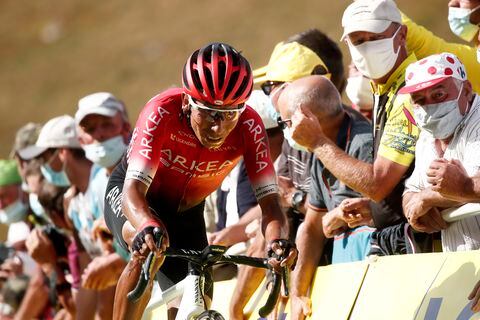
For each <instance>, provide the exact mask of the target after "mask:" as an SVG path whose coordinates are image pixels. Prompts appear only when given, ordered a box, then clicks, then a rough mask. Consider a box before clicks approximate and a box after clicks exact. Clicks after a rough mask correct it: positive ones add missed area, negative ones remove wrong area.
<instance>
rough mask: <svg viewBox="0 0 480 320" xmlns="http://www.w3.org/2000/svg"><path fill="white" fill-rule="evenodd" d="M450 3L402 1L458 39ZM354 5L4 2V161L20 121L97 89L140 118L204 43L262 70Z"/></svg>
mask: <svg viewBox="0 0 480 320" xmlns="http://www.w3.org/2000/svg"><path fill="white" fill-rule="evenodd" d="M447 2H448V1H439V0H423V1H413V0H398V1H397V3H398V5H399V7H400V8H401V9H402V10H403V11H405V12H406V13H407V14H408V15H410V16H411V17H412V18H413V19H414V20H415V21H417V22H419V23H421V24H423V25H425V26H428V27H429V28H430V29H431V30H432V31H434V32H435V33H437V34H439V35H441V36H443V37H444V38H446V39H449V40H456V38H455V37H454V36H453V35H452V34H451V32H450V31H449V29H448V22H447V18H446V17H447ZM348 3H350V1H347V0H296V1H278V0H276V1H275V0H262V1H258V0H257V1H254V0H228V1H227V0H224V1H221V0H203V1H181V0H177V1H173V0H170V1H166V0H155V1H154V0H145V1H127V0H117V1H93V0H69V1H54V0H43V1H28V0H3V1H0V119H1V125H0V158H4V157H6V156H7V155H8V153H9V151H10V148H11V145H12V141H13V137H14V135H15V131H16V130H17V129H18V128H19V127H20V126H22V125H23V124H24V123H26V122H27V121H35V122H42V123H44V122H45V121H47V120H48V119H50V118H52V117H54V116H57V115H60V114H64V113H68V114H73V113H74V111H75V108H76V102H77V101H78V99H79V98H80V97H82V96H84V95H86V94H89V93H91V92H95V91H111V92H113V93H114V94H116V95H117V96H118V97H120V98H121V99H123V100H124V101H125V102H126V104H127V106H128V109H129V112H130V114H131V118H132V121H135V119H136V115H137V113H138V111H139V110H140V108H141V107H142V106H143V104H144V103H145V102H146V101H147V100H148V99H149V98H150V97H151V96H152V95H154V94H155V93H157V92H158V91H161V90H162V89H164V88H166V87H168V86H171V85H178V84H179V83H180V71H181V68H182V66H183V63H184V61H185V59H186V58H187V56H188V55H189V53H191V52H192V51H193V50H194V49H196V48H197V47H199V46H201V45H203V44H205V43H208V42H211V41H224V42H228V43H230V44H232V45H233V46H234V47H236V48H237V49H239V50H242V51H243V53H244V54H245V56H246V57H247V58H249V60H250V61H251V64H252V66H253V67H259V66H262V65H264V64H265V63H266V62H267V61H268V58H269V56H270V53H271V50H272V49H273V46H274V45H275V43H277V42H278V41H281V40H282V39H285V38H287V37H288V36H290V35H293V34H295V33H297V32H300V31H303V30H305V29H307V28H312V27H316V28H319V29H321V30H323V31H325V32H327V33H328V34H329V35H331V37H332V38H333V39H339V37H340V35H341V31H342V28H341V16H342V13H343V10H344V8H345V7H346V6H347V5H348ZM341 46H342V49H343V50H344V52H345V53H347V52H346V51H345V50H346V48H345V45H343V44H342V45H341ZM347 54H348V53H347ZM348 60H349V59H348V56H347V58H345V59H344V61H345V62H346V63H348Z"/></svg>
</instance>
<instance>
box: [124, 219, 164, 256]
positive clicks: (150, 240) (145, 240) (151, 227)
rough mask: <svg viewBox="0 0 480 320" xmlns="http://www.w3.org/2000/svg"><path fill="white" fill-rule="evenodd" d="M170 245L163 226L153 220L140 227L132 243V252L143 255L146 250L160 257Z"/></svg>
mask: <svg viewBox="0 0 480 320" xmlns="http://www.w3.org/2000/svg"><path fill="white" fill-rule="evenodd" d="M169 245H170V242H169V239H168V234H167V230H166V228H165V226H164V225H163V224H162V223H161V222H159V221H155V220H151V221H149V222H147V223H145V224H143V225H142V226H141V227H140V230H139V231H138V232H137V234H136V235H135V238H134V239H133V241H132V250H133V251H134V252H135V251H136V252H139V253H141V254H143V253H144V252H145V250H146V249H147V248H148V249H149V251H153V252H155V255H157V256H158V255H160V254H161V253H162V252H164V251H165V250H166V249H167V247H168V246H169Z"/></svg>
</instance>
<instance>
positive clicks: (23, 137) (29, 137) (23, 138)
mask: <svg viewBox="0 0 480 320" xmlns="http://www.w3.org/2000/svg"><path fill="white" fill-rule="evenodd" d="M41 129H42V125H41V124H40V123H33V122H29V123H27V124H26V125H24V126H23V127H21V128H20V129H18V131H17V133H16V134H15V142H14V143H13V148H12V151H11V152H10V158H13V156H15V154H17V153H18V155H19V156H20V157H21V158H23V157H22V156H21V154H22V151H24V150H25V149H26V148H28V147H30V146H33V145H35V142H36V141H37V138H38V134H39V133H40V130H41Z"/></svg>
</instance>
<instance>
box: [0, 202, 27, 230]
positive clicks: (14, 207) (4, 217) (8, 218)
mask: <svg viewBox="0 0 480 320" xmlns="http://www.w3.org/2000/svg"><path fill="white" fill-rule="evenodd" d="M27 210H28V207H27V205H26V204H25V203H23V201H21V200H20V199H18V200H17V201H15V202H14V203H11V204H9V205H8V206H6V207H5V208H3V209H0V222H1V223H5V224H11V223H14V222H19V221H22V220H23V218H25V216H26V215H27Z"/></svg>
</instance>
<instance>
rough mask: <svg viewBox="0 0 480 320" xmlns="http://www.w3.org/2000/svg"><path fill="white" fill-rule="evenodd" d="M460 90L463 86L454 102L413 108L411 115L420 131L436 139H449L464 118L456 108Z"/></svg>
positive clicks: (457, 107)
mask: <svg viewBox="0 0 480 320" xmlns="http://www.w3.org/2000/svg"><path fill="white" fill-rule="evenodd" d="M462 89H463V85H462V87H461V88H460V92H459V93H458V96H457V98H456V99H454V100H449V101H446V102H441V103H432V104H428V105H424V106H422V107H414V108H413V114H414V116H415V121H416V122H417V125H418V126H419V127H420V129H422V130H425V131H427V132H430V133H431V134H432V135H433V137H434V138H436V139H447V138H448V137H450V136H451V135H452V134H453V133H454V132H455V129H456V128H457V127H458V125H459V124H460V123H461V122H462V120H463V118H464V116H463V115H462V114H461V113H460V109H459V106H458V99H459V98H460V94H461V93H462Z"/></svg>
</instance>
